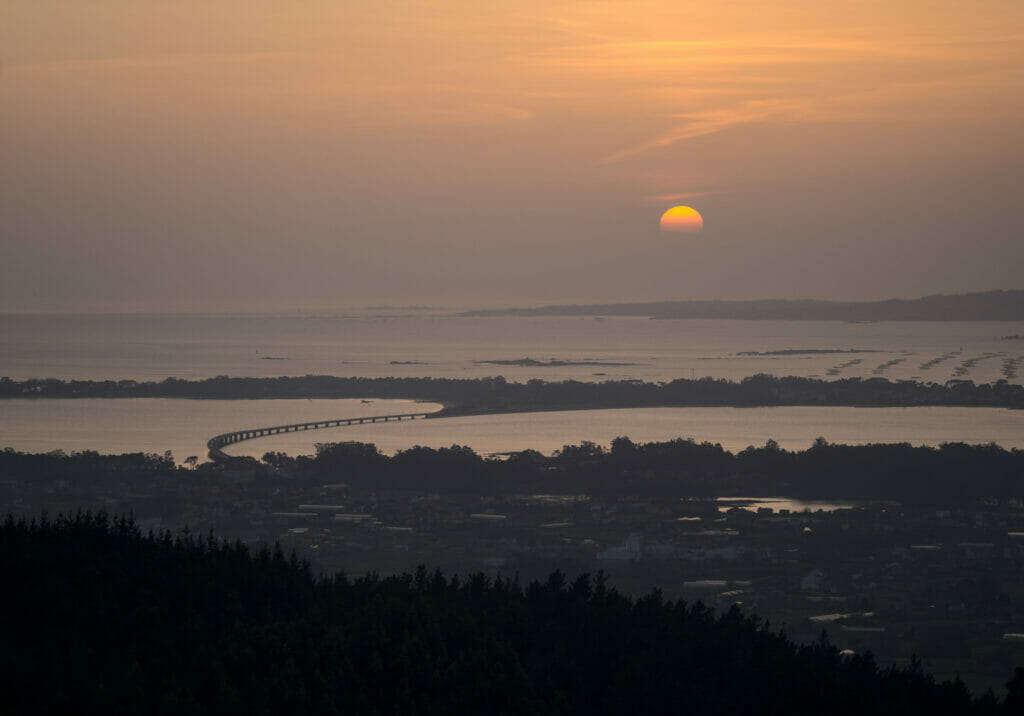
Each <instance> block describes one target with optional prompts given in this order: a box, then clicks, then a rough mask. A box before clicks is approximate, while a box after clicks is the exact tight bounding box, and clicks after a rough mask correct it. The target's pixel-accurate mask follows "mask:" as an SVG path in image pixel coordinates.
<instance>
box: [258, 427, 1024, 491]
mask: <svg viewBox="0 0 1024 716" xmlns="http://www.w3.org/2000/svg"><path fill="white" fill-rule="evenodd" d="M264 461H266V462H267V463H269V464H272V465H274V466H275V467H276V468H278V469H281V470H283V471H284V472H285V473H287V474H290V475H296V476H306V477H307V478H308V479H309V480H310V482H311V483H314V484H315V483H317V481H327V480H328V479H330V480H336V481H342V482H347V483H350V484H353V485H359V486H366V487H377V488H380V489H388V488H392V489H408V490H433V491H451V492H477V493H506V494H507V493H512V492H540V493H545V492H550V493H563V494H564V493H576V492H579V493H586V494H591V495H602V496H619V497H627V496H632V495H635V496H642V497H669V498H686V497H701V498H707V497H726V496H741V495H785V496H788V497H796V498H804V499H816V498H832V499H841V498H846V499H855V500H899V501H907V502H910V503H913V504H917V505H931V504H936V505H958V504H967V503H969V502H974V501H977V500H981V499H994V500H998V501H1000V502H1004V503H1006V502H1010V501H1015V500H1024V451H1021V450H1004V449H1003V448H1001V447H999V446H997V445H965V444H963V443H951V444H946V445H942V446H941V447H938V448H932V447H914V446H911V445H909V444H887V445H853V446H851V445H830V444H828V443H827V442H826V441H825V440H823V439H819V440H818V441H817V442H816V443H815V445H814V446H812V447H811V448H809V449H808V450H804V451H788V450H782V449H780V448H779V447H778V445H776V444H775V443H774V442H772V441H769V442H768V444H767V445H765V446H764V447H759V448H755V447H751V448H748V449H746V450H743V451H741V452H739V453H731V452H729V451H728V450H725V449H723V448H722V447H721V446H720V445H713V444H710V443H699V444H698V443H696V442H694V441H692V440H682V439H679V440H673V441H670V442H657V443H646V444H637V443H633V442H632V441H631V440H629V439H628V438H618V439H616V440H614V441H613V442H612V445H611V448H610V449H604V448H603V447H601V446H599V445H594V444H593V443H583V444H581V445H574V446H566V447H565V448H563V449H562V450H561V451H559V452H558V453H557V454H555V455H553V456H550V457H547V456H543V455H541V454H540V453H536V452H533V451H525V452H521V453H515V454H513V455H511V456H509V457H508V459H504V460H502V459H485V458H483V457H481V456H479V455H477V454H476V453H475V452H473V451H472V450H471V449H469V448H467V447H460V446H452V447H450V448H441V449H432V448H424V447H415V448H412V449H409V450H404V451H401V452H399V453H397V454H396V455H394V456H393V457H388V456H386V455H383V454H381V453H380V452H379V451H378V450H377V449H376V447H374V446H373V445H368V444H364V443H338V444H327V445H321V446H319V449H318V453H317V455H316V456H315V457H311V458H309V457H297V458H293V457H288V456H287V455H283V454H280V453H268V454H267V455H265V456H264Z"/></svg>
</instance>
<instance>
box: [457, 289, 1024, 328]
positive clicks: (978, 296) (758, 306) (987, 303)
mask: <svg viewBox="0 0 1024 716" xmlns="http://www.w3.org/2000/svg"><path fill="white" fill-rule="evenodd" d="M462 315H464V316H645V317H648V318H717V319H739V320H748V321H758V320H766V321H1021V320H1024V290H1016V291H985V292H983V293H965V294H957V295H950V296H947V295H942V294H939V295H935V296H925V297H924V298H917V299H912V300H903V299H895V298H894V299H889V300H886V301H815V300H791V301H786V300H759V301H652V302H648V303H602V304H590V305H576V306H573V305H567V306H566V305H563V306H540V307H538V308H507V309H491V310H481V311H470V312H468V313H464V314H462Z"/></svg>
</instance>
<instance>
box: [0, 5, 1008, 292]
mask: <svg viewBox="0 0 1024 716" xmlns="http://www.w3.org/2000/svg"><path fill="white" fill-rule="evenodd" d="M491 5H492V4H482V3H477V2H468V1H465V2H462V1H450V2H437V1H431V2H400V3H399V2H374V3H362V4H356V3H338V2H328V1H326V0H324V1H321V2H310V1H303V0H297V1H296V2H292V3H280V2H269V1H268V0H262V1H260V0H256V1H253V2H247V3H244V4H239V3H237V2H225V1H224V0H206V1H205V2H195V1H191V0H178V1H177V2H174V3H156V2H138V1H136V0H75V2H67V1H66V0H5V2H4V11H3V22H2V23H0V61H2V63H3V73H2V74H0V157H3V161H2V162H0V216H2V217H3V218H4V224H5V227H4V229H3V232H4V251H5V254H6V255H5V260H4V261H3V262H0V263H2V267H0V302H2V303H0V309H2V310H65V309H70V308H84V309H88V310H112V309H118V308H135V309H146V310H150V309H168V310H238V309H241V308H245V307H253V308H257V309H260V310H273V309H276V308H282V309H283V308H290V307H297V306H311V307H313V306H317V307H322V306H340V305H347V304H348V305H350V304H353V303H356V304H359V303H369V302H380V301H382V300H389V299H392V298H393V299H395V301H396V302H404V301H409V300H416V301H421V300H422V301H452V302H470V303H489V302H513V303H515V302H523V301H530V302H533V301H535V300H558V301H565V300H579V301H589V300H634V299H635V300H640V299H650V298H700V297H733V296H734V295H735V297H741V298H750V297H762V296H764V297H771V296H779V297H788V296H794V297H795V296H814V297H823V298H828V297H837V298H858V297H869V298H870V297H882V296H892V295H915V294H918V293H926V292H935V291H961V290H974V289H986V288H999V287H1003V288H1011V287H1019V286H1020V280H1019V278H1017V275H1018V274H1019V273H1020V272H1019V270H1016V267H1019V266H1021V265H1024V248H1022V241H1021V239H1022V229H1024V220H1022V218H1021V216H1020V212H1019V211H1018V210H1017V205H1018V204H1019V196H1018V194H1019V186H1021V185H1022V184H1024V181H1022V180H1024V176H1022V170H1021V166H1024V163H1022V160H1024V130H1022V129H1021V128H1022V127H1024V5H1022V4H1021V3H1019V2H1015V1H1013V0H999V1H989V0H983V1H982V2H978V3H963V2H948V1H946V2H943V1H937V2H936V1H932V2H922V1H918V0H912V1H910V2H903V3H899V4H896V5H894V4H892V3H884V4H883V3H882V2H874V1H870V0H868V1H865V0H859V1H857V2H842V1H840V2H829V3H822V2H820V0H819V1H818V2H809V1H808V2H805V1H804V0H793V1H790V2H778V1H777V2H771V3H768V2H755V1H746V0H739V1H737V2H729V3H685V2H683V3H681V2H678V1H672V2H646V1H639V2H636V1H634V2H629V3H626V2H614V1H593V0H591V1H589V2H585V3H584V2H558V1H557V0H555V1H553V2H552V1H547V2H533V1H532V0H527V1H525V2H517V3H506V4H501V5H500V6H498V7H492V6H491ZM678 203H685V204H688V205H691V206H694V207H695V208H697V209H698V210H700V211H701V213H702V214H704V216H705V219H706V220H707V221H708V226H714V231H711V230H710V229H705V231H704V233H703V234H702V235H701V237H700V240H701V242H703V243H702V246H701V247H700V248H699V249H695V248H694V247H692V246H687V245H685V241H686V239H685V237H684V238H681V239H680V240H678V241H677V242H676V243H675V244H672V243H670V244H669V245H666V244H665V242H664V241H658V237H657V222H658V217H659V216H660V215H661V213H662V212H663V211H664V210H665V209H667V208H669V207H670V206H672V205H674V204H678ZM694 251H696V252H697V253H696V254H695V253H694ZM695 259H696V260H697V261H696V262H697V263H699V267H696V266H695ZM627 261H628V267H629V268H624V266H625V265H626V263H627ZM808 269H812V270H808ZM524 276H529V277H530V278H529V281H528V282H525V283H524Z"/></svg>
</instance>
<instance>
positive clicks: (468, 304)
mask: <svg viewBox="0 0 1024 716" xmlns="http://www.w3.org/2000/svg"><path fill="white" fill-rule="evenodd" d="M1007 293H1009V294H1012V293H1024V288H993V289H985V290H981V291H965V292H959V293H929V294H926V295H918V296H914V297H909V298H908V297H895V296H891V297H886V298H858V299H838V298H815V297H801V298H777V297H775V298H769V297H762V298H721V297H715V298H661V299H639V300H602V301H594V300H589V301H588V300H585V299H580V300H579V301H578V302H569V301H564V300H563V301H558V302H555V301H529V300H527V301H523V302H518V301H515V300H509V301H501V302H486V301H482V302H475V301H458V302H451V303H440V302H431V303H423V304H420V303H403V304H397V305H389V304H380V303H372V304H361V305H355V304H352V305H340V306H333V307H326V306H325V307H309V306H299V307H292V308H282V309H269V310H244V309H242V310H232V309H226V310H203V309H137V310H133V309H125V310H118V309H97V310H77V311H70V310H62V309H55V310H24V311H0V317H49V318H60V317H69V318H70V317H81V316H96V317H99V316H136V317H145V316H163V317H186V316H192V317H199V316H204V317H211V318H214V317H222V318H230V317H237V316H246V317H268V318H343V317H345V316H344V315H343V314H345V313H347V312H359V313H367V312H372V311H378V312H384V311H387V312H392V313H393V312H396V311H407V312H411V313H427V312H451V314H452V315H453V316H461V315H464V314H467V313H475V312H481V311H502V310H510V311H512V310H535V309H551V308H584V307H597V306H645V305H652V304H684V303H723V304H741V303H746V304H751V303H809V302H813V303H822V304H877V303H886V302H908V301H922V300H926V299H930V298H939V297H943V298H955V297H969V296H984V295H993V294H1007Z"/></svg>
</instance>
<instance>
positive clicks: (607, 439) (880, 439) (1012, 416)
mask: <svg viewBox="0 0 1024 716" xmlns="http://www.w3.org/2000/svg"><path fill="white" fill-rule="evenodd" d="M619 436H627V437H629V438H630V439H631V440H633V441H634V442H654V441H664V440H674V439H676V438H684V439H685V438H692V439H693V440H695V441H696V442H704V441H707V442H710V443H718V444H720V445H721V446H722V447H723V448H725V449H726V450H729V451H732V452H736V451H739V450H743V449H744V448H746V447H748V446H751V445H754V446H757V447H760V446H762V445H764V444H765V442H766V441H768V440H769V439H772V440H775V441H776V442H777V443H779V445H780V446H781V447H783V448H785V449H788V450H803V449H806V448H808V447H810V445H811V443H812V442H813V441H814V440H815V438H817V437H819V436H820V437H824V438H826V439H827V440H828V441H829V442H834V443H846V444H867V443H894V442H908V443H911V444H913V445H932V446H937V445H940V444H942V443H945V442H966V443H971V444H986V443H989V442H996V443H998V444H1000V445H1002V446H1003V447H1005V448H1024V411H1014V410H1007V409H1002V408H935V407H925V408H846V407H838V408H821V407H773V408H623V409H618V410H574V411H552V412H544V413H511V414H505V415H481V416H470V417H460V418H444V419H440V420H415V421H408V422H403V423H370V424H364V425H353V426H348V427H343V428H329V429H325V430H316V431H312V432H304V433H287V434H283V435H275V436H271V437H267V438H260V439H258V440H249V441H245V442H241V443H236V444H234V445H230V446H228V449H227V452H228V453H229V454H233V455H251V456H253V457H260V456H262V455H263V454H264V453H266V452H268V451H280V452H285V453H288V454H292V455H301V454H311V453H313V452H314V446H315V443H320V442H340V441H345V440H357V441H359V442H368V443H373V444H375V445H376V446H377V447H378V448H379V449H380V450H382V451H383V452H385V453H388V454H392V453H394V452H395V451H397V450H403V449H407V448H410V447H413V446H415V445H422V446H425V447H434V448H439V447H449V446H451V445H466V446H468V447H471V448H472V449H473V450H474V451H476V452H477V453H479V454H482V455H493V454H499V453H507V452H514V451H520V450H527V449H532V450H537V451H539V452H542V453H544V454H550V453H552V452H554V451H555V450H559V449H561V448H562V447H564V446H565V445H569V444H578V443H580V442H583V441H590V442H594V443H597V444H602V445H605V446H607V445H609V444H610V443H611V441H612V440H614V439H615V438H616V437H619Z"/></svg>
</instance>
